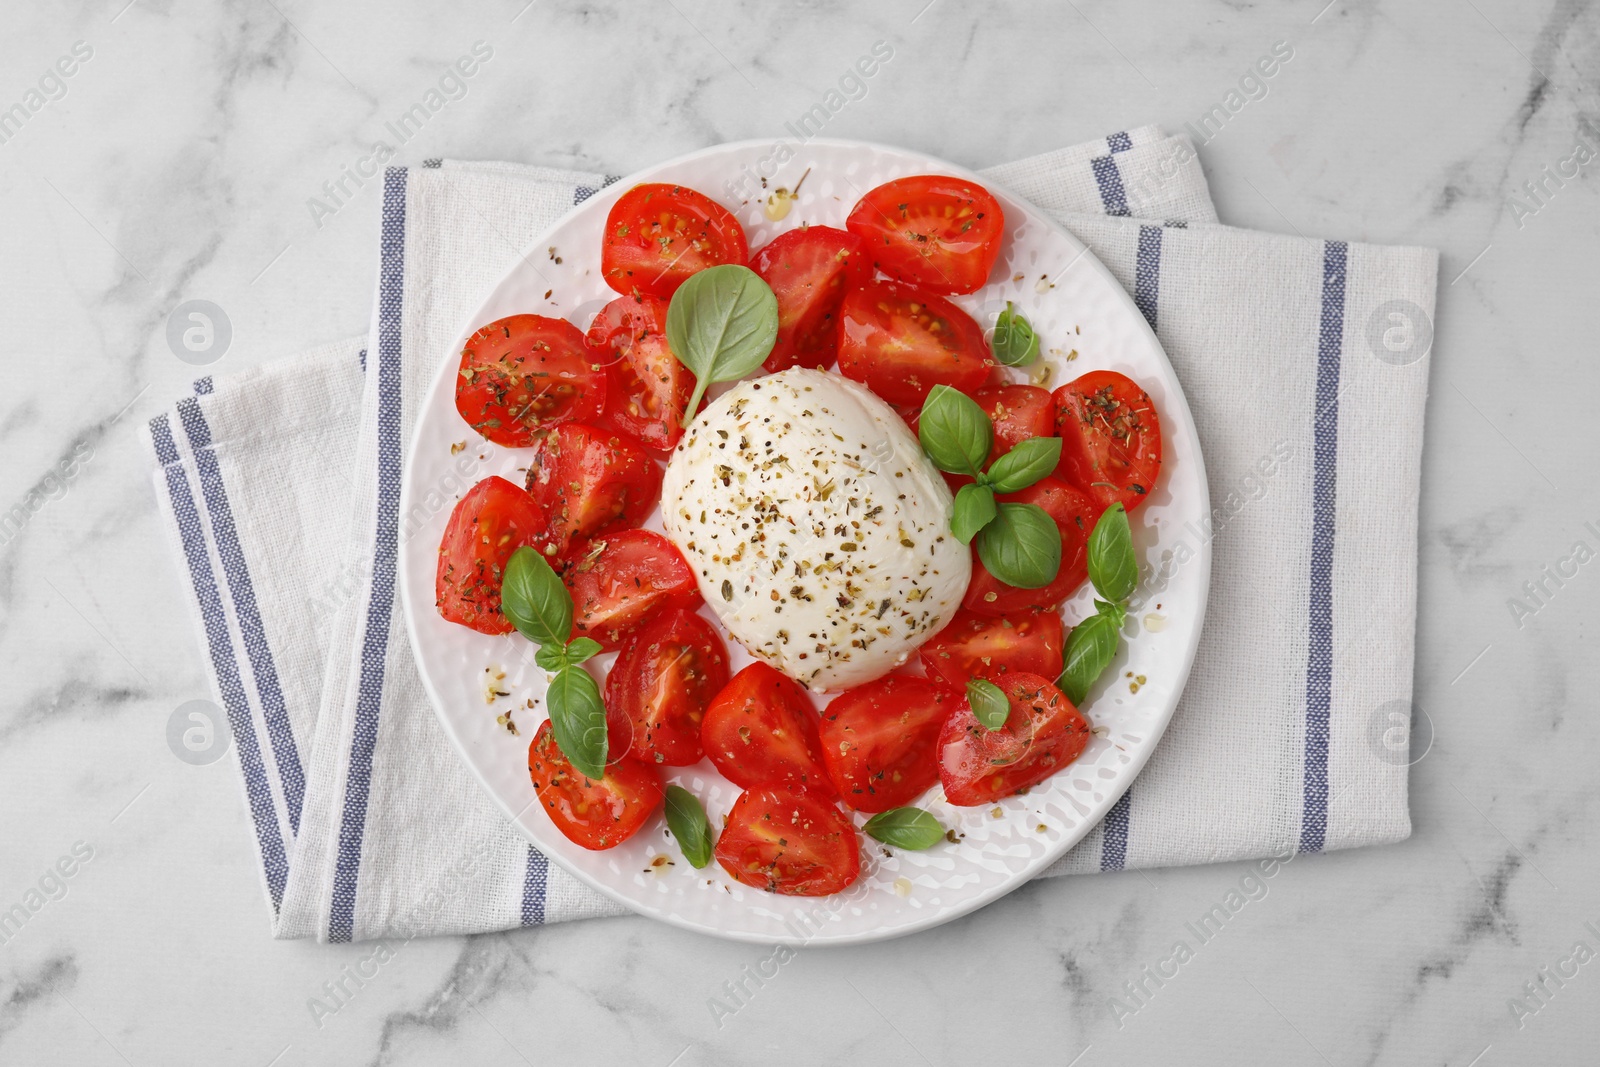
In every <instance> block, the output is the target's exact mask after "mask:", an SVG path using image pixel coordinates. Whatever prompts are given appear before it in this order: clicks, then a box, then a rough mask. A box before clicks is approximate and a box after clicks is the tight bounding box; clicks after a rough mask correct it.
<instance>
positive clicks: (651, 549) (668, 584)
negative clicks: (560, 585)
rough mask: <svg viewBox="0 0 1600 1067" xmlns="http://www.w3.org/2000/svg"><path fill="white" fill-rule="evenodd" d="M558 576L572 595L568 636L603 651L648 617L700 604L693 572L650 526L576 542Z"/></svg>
mask: <svg viewBox="0 0 1600 1067" xmlns="http://www.w3.org/2000/svg"><path fill="white" fill-rule="evenodd" d="M561 578H562V580H563V581H564V582H566V583H567V590H568V591H569V592H570V593H571V594H572V629H573V634H574V636H577V635H582V636H584V637H592V638H594V639H595V640H596V641H599V642H600V647H602V648H604V649H605V650H606V651H607V652H615V651H616V650H617V649H619V648H621V647H622V641H623V638H625V637H627V636H628V635H629V634H631V633H633V632H634V631H635V630H637V629H638V628H639V627H640V626H642V625H643V624H644V622H645V621H646V620H647V619H649V618H650V616H652V615H654V614H656V613H657V612H660V611H668V610H670V609H672V608H683V609H684V610H686V611H693V610H694V609H695V608H697V607H699V606H700V590H699V588H698V587H697V586H696V585H695V583H694V572H693V571H692V570H690V569H689V564H688V562H687V561H686V560H685V559H684V558H683V555H682V554H681V553H680V552H679V551H678V550H677V548H675V547H674V546H673V544H672V542H671V541H668V540H667V539H666V538H665V537H662V536H661V535H660V534H658V533H653V532H652V531H650V530H619V531H617V532H616V533H608V534H603V535H601V536H600V537H597V538H595V539H594V540H593V541H588V542H581V543H579V544H578V546H577V547H576V548H575V549H574V550H573V552H572V555H571V556H569V557H568V559H567V562H566V566H565V568H564V569H563V571H562V575H561Z"/></svg>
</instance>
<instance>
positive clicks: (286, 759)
mask: <svg viewBox="0 0 1600 1067" xmlns="http://www.w3.org/2000/svg"><path fill="white" fill-rule="evenodd" d="M178 419H179V421H181V422H182V423H183V432H184V433H185V435H187V436H188V438H189V448H190V450H191V451H192V452H193V453H194V462H195V467H196V468H197V469H198V470H199V472H200V491H201V493H203V494H204V495H205V499H206V511H207V512H208V513H209V514H210V516H211V532H212V535H213V540H214V542H215V543H216V546H217V558H218V559H220V560H221V561H222V573H223V575H224V576H225V577H226V578H227V581H228V592H229V594H230V595H231V596H232V597H233V612H234V621H235V622H236V623H237V624H238V627H239V636H240V637H242V638H243V639H244V648H245V653H246V654H247V655H248V656H249V657H250V673H251V674H252V675H253V676H254V678H255V685H256V698H257V699H258V700H259V701H260V702H261V718H262V720H263V721H264V722H265V723H266V727H267V739H268V740H269V741H270V742H271V744H272V758H273V760H274V761H275V762H276V763H277V766H278V786H279V788H280V789H282V790H283V800H284V806H285V807H287V808H288V814H289V828H290V830H291V832H293V833H294V834H295V835H297V836H298V835H299V833H300V808H301V806H302V805H303V803H304V801H305V795H306V777H305V773H304V771H302V770H301V767H300V751H299V749H298V748H297V747H296V745H295V742H294V728H293V727H292V726H290V725H289V709H288V707H287V706H286V705H285V704H284V700H283V689H282V687H281V686H280V685H279V684H278V669H277V666H276V665H275V664H274V663H273V661H272V648H271V646H270V645H268V643H267V630H266V627H265V626H263V625H262V622H261V612H260V610H259V609H258V608H257V607H256V592H255V586H254V584H253V583H252V582H251V580H250V566H249V564H248V563H247V562H246V561H245V557H244V550H243V548H241V547H240V545H239V532H238V530H237V529H235V528H234V525H233V507H232V506H231V505H230V504H229V503H228V489H227V486H225V485H224V484H223V481H222V467H221V465H220V464H219V463H218V462H217V454H216V451H215V450H214V449H213V448H212V446H211V427H210V425H209V424H207V422H206V417H205V415H204V413H202V412H201V410H200V402H199V401H198V400H196V399H195V398H194V397H185V398H184V399H182V400H180V401H178Z"/></svg>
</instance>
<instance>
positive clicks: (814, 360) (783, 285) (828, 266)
mask: <svg viewBox="0 0 1600 1067" xmlns="http://www.w3.org/2000/svg"><path fill="white" fill-rule="evenodd" d="M750 266H751V268H752V269H753V270H754V271H755V272H756V273H757V274H759V275H761V277H762V279H763V280H764V281H765V282H766V283H767V284H768V285H770V286H771V287H772V292H773V295H774V296H776V297H777V298H778V342H777V344H775V345H773V347H772V354H771V355H770V356H768V357H767V361H766V363H765V364H763V366H765V367H766V369H767V370H769V371H771V372H773V373H774V374H775V373H777V372H778V371H781V370H787V369H788V368H790V367H794V366H800V367H811V368H813V369H815V370H820V369H822V368H824V367H826V366H828V365H829V364H831V363H832V362H833V360H834V356H835V354H836V352H837V348H838V344H839V305H840V304H841V303H842V302H843V301H844V294H845V291H846V290H847V289H849V288H851V287H854V286H858V285H865V284H866V283H867V282H868V281H870V280H871V279H872V264H871V263H870V262H869V261H868V260H867V255H866V249H865V247H864V246H863V245H862V243H861V238H859V237H857V236H856V235H855V234H852V233H846V232H845V231H844V230H836V229H834V228H833V227H831V226H802V227H801V228H800V229H798V230H790V231H789V232H788V233H783V234H779V235H778V236H777V237H775V238H774V239H773V240H772V241H771V243H769V244H766V245H764V246H762V247H761V248H760V249H758V250H757V251H756V253H755V255H754V256H752V257H751V259H750Z"/></svg>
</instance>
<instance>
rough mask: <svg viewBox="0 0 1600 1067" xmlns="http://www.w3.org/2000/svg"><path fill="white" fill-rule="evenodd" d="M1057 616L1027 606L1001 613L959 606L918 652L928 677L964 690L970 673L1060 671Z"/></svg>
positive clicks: (995, 674)
mask: <svg viewBox="0 0 1600 1067" xmlns="http://www.w3.org/2000/svg"><path fill="white" fill-rule="evenodd" d="M1062 639H1063V635H1062V627H1061V616H1060V615H1058V614H1056V613H1055V612H1054V611H1031V612H1027V613H1026V614H1021V615H1012V616H1009V617H1005V618H998V617H990V616H984V615H979V614H978V613H977V612H974V611H966V610H963V611H959V612H957V613H956V617H955V618H953V619H951V620H950V622H949V624H948V625H946V626H945V628H944V629H942V630H940V631H939V632H938V634H936V635H935V636H934V638H933V640H931V641H929V642H928V643H927V644H925V645H923V646H922V650H921V652H920V653H919V654H920V655H921V656H922V665H923V667H924V668H926V670H927V672H928V677H929V678H932V679H934V680H935V681H937V682H940V683H942V684H945V685H951V686H954V687H955V688H957V689H959V690H962V691H965V690H966V687H967V682H968V681H970V680H971V679H973V678H994V679H999V678H1000V677H1002V676H1004V675H1007V674H1016V673H1018V672H1020V673H1023V674H1039V675H1043V676H1044V677H1046V678H1054V677H1056V676H1057V675H1059V674H1060V673H1061V648H1062Z"/></svg>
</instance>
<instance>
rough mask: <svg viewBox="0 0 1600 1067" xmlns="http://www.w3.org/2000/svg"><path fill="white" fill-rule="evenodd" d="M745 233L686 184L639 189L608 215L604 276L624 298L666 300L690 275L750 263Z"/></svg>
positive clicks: (602, 260) (717, 206)
mask: <svg viewBox="0 0 1600 1067" xmlns="http://www.w3.org/2000/svg"><path fill="white" fill-rule="evenodd" d="M749 255H750V252H749V246H748V245H746V244H745V239H744V228H743V227H741V226H740V225H739V220H738V219H736V218H734V217H733V216H732V215H731V214H729V213H728V209H727V208H725V207H723V206H722V205H721V204H719V203H717V202H716V201H715V200H713V199H711V198H710V197H709V196H706V195H705V194H704V193H698V192H695V191H694V190H693V189H690V188H688V187H687V186H683V185H664V184H661V183H652V184H647V185H636V186H634V187H633V188H632V189H629V190H628V191H627V192H625V193H623V194H622V196H621V197H619V198H618V199H617V202H616V203H615V204H613V205H612V206H611V213H610V214H609V215H607V216H606V232H605V244H604V246H603V247H602V249H601V252H600V273H601V275H602V276H603V277H604V278H605V280H606V284H607V285H609V286H611V288H613V289H615V290H616V291H617V292H619V293H622V294H623V295H624V296H631V295H632V294H634V293H642V294H643V295H645V296H659V297H661V298H663V299H665V298H667V297H670V296H671V295H672V294H673V293H675V292H677V290H678V286H680V285H682V284H683V283H684V282H685V281H686V280H688V277H689V275H691V274H693V273H694V272H695V271H697V270H703V269H705V268H706V267H714V266H716V265H717V264H718V263H738V264H740V265H741V266H743V265H744V264H745V263H746V262H747V261H748V259H749Z"/></svg>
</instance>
